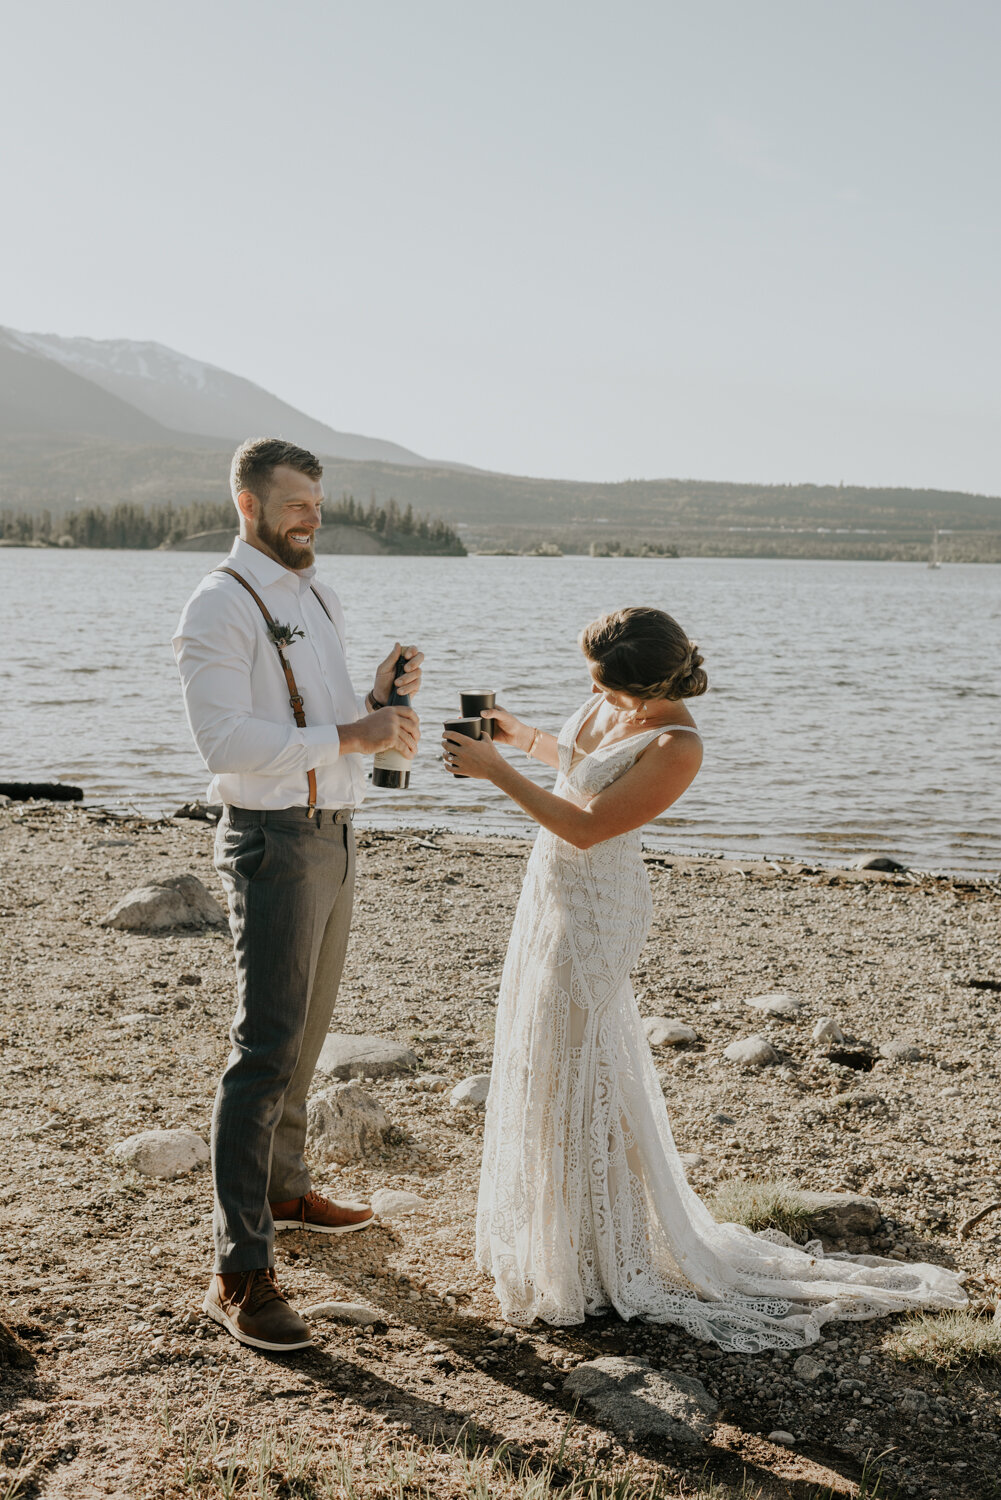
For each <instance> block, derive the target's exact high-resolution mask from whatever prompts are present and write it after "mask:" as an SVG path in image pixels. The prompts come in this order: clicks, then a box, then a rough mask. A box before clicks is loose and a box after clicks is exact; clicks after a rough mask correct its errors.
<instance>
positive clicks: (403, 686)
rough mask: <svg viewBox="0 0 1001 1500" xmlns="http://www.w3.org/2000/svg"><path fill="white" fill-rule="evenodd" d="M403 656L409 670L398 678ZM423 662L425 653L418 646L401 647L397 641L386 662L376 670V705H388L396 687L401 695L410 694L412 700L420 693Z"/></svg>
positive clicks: (373, 689)
mask: <svg viewBox="0 0 1001 1500" xmlns="http://www.w3.org/2000/svg"><path fill="white" fill-rule="evenodd" d="M401 655H402V656H405V657H406V658H407V669H406V671H405V672H402V673H401V674H400V676H399V677H397V676H396V663H397V662H398V661H399V659H400V657H401ZM423 660H424V653H423V651H418V649H417V647H416V646H401V645H400V643H399V641H396V642H395V643H394V645H393V649H392V651H390V653H389V655H388V656H387V657H386V659H385V661H381V662H380V663H379V665H378V666H377V667H376V669H375V684H374V686H373V688H372V692H373V694H374V696H375V701H376V703H388V702H389V695H390V693H391V692H392V690H393V688H394V687H396V688H398V689H399V691H400V692H401V693H408V694H409V695H410V697H411V698H412V697H413V696H414V694H415V693H417V692H420V686H421V662H422V661H423Z"/></svg>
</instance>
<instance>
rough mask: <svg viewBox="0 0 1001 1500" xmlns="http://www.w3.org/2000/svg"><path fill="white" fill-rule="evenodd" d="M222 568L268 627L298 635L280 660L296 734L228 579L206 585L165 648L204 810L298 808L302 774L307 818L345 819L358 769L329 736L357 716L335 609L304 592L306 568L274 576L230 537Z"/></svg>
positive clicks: (248, 611) (243, 603) (311, 581)
mask: <svg viewBox="0 0 1001 1500" xmlns="http://www.w3.org/2000/svg"><path fill="white" fill-rule="evenodd" d="M225 565H226V566H227V567H230V568H233V569H234V570H235V571H236V572H237V573H242V575H243V576H244V578H246V580H247V582H248V583H249V584H250V585H251V586H252V588H253V589H254V591H255V592H256V593H258V594H260V596H261V598H262V599H263V600H264V603H265V604H266V605H267V607H268V609H269V610H270V612H271V616H272V618H273V619H275V620H277V621H278V622H279V623H280V624H282V625H290V626H293V627H295V626H298V628H299V629H300V630H302V631H303V633H304V634H303V636H302V637H300V636H296V637H295V639H294V640H293V642H292V644H291V645H290V646H288V647H287V648H286V650H285V656H286V658H287V660H288V663H289V665H290V666H291V668H292V672H293V675H294V676H295V680H296V686H297V687H298V689H299V694H300V697H301V698H302V703H303V711H304V713H305V715H306V728H305V729H298V728H296V724H295V720H294V719H293V717H292V709H291V707H290V706H289V694H288V687H287V685H286V682H285V674H284V672H283V671H282V666H281V662H280V661H279V660H278V652H277V651H276V649H275V646H274V642H273V641H272V639H271V637H270V635H269V634H268V628H267V624H266V622H265V619H264V616H263V615H262V614H261V611H260V609H259V608H258V606H257V604H256V603H255V602H254V600H253V599H252V598H251V596H250V594H248V593H247V590H246V589H245V588H243V587H242V585H241V584H239V583H237V581H236V579H235V578H230V577H229V576H228V575H227V574H225V573H209V574H208V575H207V577H205V578H203V579H202V581H201V583H200V584H199V585H198V587H197V588H196V589H195V592H194V593H193V594H192V596H191V598H190V599H189V600H188V602H187V604H186V605H185V606H184V610H183V612H182V614H181V618H180V621H179V623H178V626H177V634H176V635H175V636H174V638H173V647H174V656H175V658H176V660H177V666H178V670H179V671H180V674H181V688H182V691H183V693H184V706H185V709H186V710H187V715H188V723H189V724H190V725H191V733H192V734H193V735H194V738H195V744H196V745H197V746H198V750H199V753H200V754H201V757H202V759H203V760H204V762H205V764H206V765H207V766H208V768H209V770H210V771H211V772H212V783H211V785H210V786H209V790H208V798H209V801H210V802H225V803H228V804H230V805H231V806H235V807H253V808H280V807H298V806H300V805H301V806H303V807H305V806H306V805H307V803H308V800H309V798H308V790H307V781H306V772H307V771H308V770H313V771H315V772H316V805H317V807H357V805H358V804H359V803H360V802H361V800H362V798H363V797H364V795H365V773H364V769H363V763H362V757H361V756H360V755H341V754H340V753H339V750H340V744H339V738H338V734H337V725H338V724H339V723H340V724H351V723H354V722H355V721H356V720H357V719H358V718H360V717H361V716H362V715H363V714H364V713H365V705H364V701H363V700H362V699H361V698H359V697H358V696H357V694H356V693H355V690H354V688H353V687H352V685H351V678H350V677H349V675H348V666H347V659H346V657H345V654H344V610H343V608H342V607H341V602H340V600H339V599H338V597H337V595H336V594H335V593H334V591H333V590H332V589H329V588H327V587H326V585H325V584H322V583H316V581H315V576H314V575H315V573H316V569H315V568H303V569H301V570H300V571H295V570H293V569H291V568H286V567H284V566H283V565H282V564H281V563H279V562H275V561H274V559H273V558H270V557H268V556H267V554H266V553H264V552H259V551H258V550H257V548H256V547H251V546H250V544H249V542H244V541H242V540H241V539H240V538H239V537H238V538H237V540H236V541H235V542H234V543H233V549H232V551H231V552H230V554H229V556H228V557H227V559H226V564H225ZM313 588H315V589H316V590H317V592H318V593H319V594H320V596H321V597H322V599H323V602H324V604H325V605H326V606H327V608H328V609H329V611H330V615H331V619H328V618H327V616H326V615H325V614H324V612H323V609H322V607H321V606H320V604H319V603H318V601H317V600H316V599H315V598H314V596H313V593H312V589H313Z"/></svg>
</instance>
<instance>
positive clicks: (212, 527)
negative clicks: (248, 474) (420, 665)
mask: <svg viewBox="0 0 1001 1500" xmlns="http://www.w3.org/2000/svg"><path fill="white" fill-rule="evenodd" d="M236 533H237V520H236V511H235V509H234V507H233V505H232V503H230V502H225V501H223V502H218V503H211V504H202V505H199V504H193V505H187V506H181V507H177V506H174V505H170V504H167V505H159V506H150V507H144V506H141V505H136V504H134V503H129V502H125V503H119V504H118V505H112V506H109V507H107V508H106V509H105V508H102V507H100V506H87V507H85V508H84V509H81V510H71V511H68V512H66V513H65V514H63V515H61V516H58V515H57V516H55V517H54V516H53V515H52V513H51V512H50V511H42V512H41V513H38V512H36V513H34V514H32V513H31V512H30V511H27V510H21V511H4V510H2V509H0V546H8V547H9V546H35V547H38V546H42V547H87V548H94V547H98V548H132V549H135V550H139V551H149V550H153V549H157V550H160V551H165V552H168V551H169V552H228V551H229V548H230V546H231V545H232V542H233V538H234V537H235V536H236ZM315 549H316V551H317V552H318V553H341V554H347V555H352V554H353V555H356V556H357V555H370V556H380V555H384V556H401V555H410V556H424V557H465V556H466V548H465V546H464V545H463V543H462V541H461V540H460V538H459V534H458V532H457V531H455V530H453V528H452V527H451V526H448V525H447V524H446V523H445V522H444V521H442V520H440V519H439V518H438V517H428V516H423V515H415V514H414V511H413V507H412V506H410V505H407V506H406V507H405V508H404V509H403V510H400V508H399V506H398V505H397V504H396V501H395V500H390V501H389V503H388V505H384V506H383V505H378V504H377V503H376V501H375V499H374V498H373V499H372V500H371V501H370V502H369V504H368V505H367V506H365V505H360V504H358V502H357V501H356V500H355V499H354V496H353V495H342V496H341V498H340V500H338V501H336V502H335V503H334V504H333V505H330V504H328V505H327V507H326V509H325V512H324V518H323V525H322V526H321V528H320V530H319V531H318V532H317V534H316V544H315Z"/></svg>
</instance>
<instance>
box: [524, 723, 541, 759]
mask: <svg viewBox="0 0 1001 1500" xmlns="http://www.w3.org/2000/svg"><path fill="white" fill-rule="evenodd" d="M541 733H542V730H541V729H536V731H535V732H534V734H533V735H532V743H531V744H530V745H529V747H528V749H527V750H526V751H525V754H526V755H531V753H532V751H533V750H534V749H535V747H536V745H537V744H538V742H539V735H540V734H541Z"/></svg>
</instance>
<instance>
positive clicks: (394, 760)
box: [372, 653, 410, 791]
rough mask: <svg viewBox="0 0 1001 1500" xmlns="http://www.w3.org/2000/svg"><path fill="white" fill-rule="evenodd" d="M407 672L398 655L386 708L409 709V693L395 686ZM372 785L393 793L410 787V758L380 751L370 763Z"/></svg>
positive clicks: (404, 660)
mask: <svg viewBox="0 0 1001 1500" xmlns="http://www.w3.org/2000/svg"><path fill="white" fill-rule="evenodd" d="M406 670H407V658H406V657H405V656H403V655H402V653H401V655H400V658H399V660H398V661H397V663H396V670H395V672H394V673H393V686H392V688H391V690H390V694H389V703H388V704H387V705H386V706H387V708H409V707H410V695H409V693H401V692H400V690H399V688H398V687H397V686H396V678H397V677H402V675H403V673H404V672H405V671H406ZM372 785H373V786H382V787H388V788H390V789H391V790H393V791H403V790H404V789H405V788H406V787H408V786H409V785H410V756H409V755H404V754H403V752H402V751H401V750H380V751H378V752H377V754H376V757H375V760H374V761H373V762H372Z"/></svg>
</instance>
